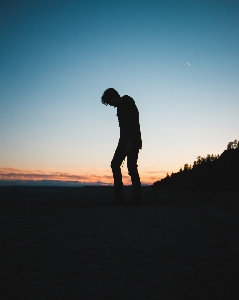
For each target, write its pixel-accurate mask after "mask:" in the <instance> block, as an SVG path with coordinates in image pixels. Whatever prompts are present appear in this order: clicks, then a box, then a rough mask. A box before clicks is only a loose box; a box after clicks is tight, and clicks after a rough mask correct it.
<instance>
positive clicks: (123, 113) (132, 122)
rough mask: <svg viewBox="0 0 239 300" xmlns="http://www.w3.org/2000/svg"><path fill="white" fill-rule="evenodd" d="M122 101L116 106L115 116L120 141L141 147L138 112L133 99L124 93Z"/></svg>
mask: <svg viewBox="0 0 239 300" xmlns="http://www.w3.org/2000/svg"><path fill="white" fill-rule="evenodd" d="M122 99H123V101H122V103H121V104H120V105H119V106H118V107H117V116H118V121H119V127H120V142H122V143H127V142H132V143H133V146H136V147H137V148H139V149H142V140H141V132H140V124H139V112H138V109H137V106H136V105H135V102H134V99H133V98H131V97H129V96H127V95H125V96H123V97H122Z"/></svg>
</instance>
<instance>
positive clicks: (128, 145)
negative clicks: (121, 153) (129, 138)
mask: <svg viewBox="0 0 239 300" xmlns="http://www.w3.org/2000/svg"><path fill="white" fill-rule="evenodd" d="M132 148H133V143H132V142H128V143H127V144H126V152H127V153H128V152H130V151H131V150H132Z"/></svg>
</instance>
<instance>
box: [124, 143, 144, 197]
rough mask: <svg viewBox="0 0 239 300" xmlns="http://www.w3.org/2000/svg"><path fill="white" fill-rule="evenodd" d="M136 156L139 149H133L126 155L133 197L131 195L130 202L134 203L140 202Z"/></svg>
mask: <svg viewBox="0 0 239 300" xmlns="http://www.w3.org/2000/svg"><path fill="white" fill-rule="evenodd" d="M138 154H139V149H137V148H133V149H132V150H131V151H130V152H129V153H128V155H127V167H128V172H129V175H130V176H131V181H132V188H133V195H132V201H131V202H135V203H140V202H141V182H140V177H139V173H138V165H137V160H138Z"/></svg>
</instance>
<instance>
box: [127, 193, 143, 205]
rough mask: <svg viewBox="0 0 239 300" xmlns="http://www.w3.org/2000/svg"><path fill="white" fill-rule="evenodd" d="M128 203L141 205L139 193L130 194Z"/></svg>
mask: <svg viewBox="0 0 239 300" xmlns="http://www.w3.org/2000/svg"><path fill="white" fill-rule="evenodd" d="M129 205H142V200H141V195H140V194H139V195H138V194H137V195H132V197H131V200H130V202H129Z"/></svg>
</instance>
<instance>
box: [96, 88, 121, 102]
mask: <svg viewBox="0 0 239 300" xmlns="http://www.w3.org/2000/svg"><path fill="white" fill-rule="evenodd" d="M114 97H120V95H119V93H118V92H117V91H116V90H115V89H113V88H109V89H107V90H105V91H104V93H103V95H102V97H101V102H102V104H104V105H108V104H109V101H110V99H112V98H114Z"/></svg>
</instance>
